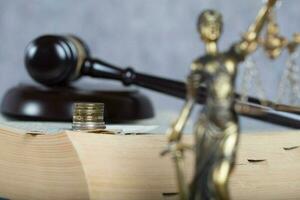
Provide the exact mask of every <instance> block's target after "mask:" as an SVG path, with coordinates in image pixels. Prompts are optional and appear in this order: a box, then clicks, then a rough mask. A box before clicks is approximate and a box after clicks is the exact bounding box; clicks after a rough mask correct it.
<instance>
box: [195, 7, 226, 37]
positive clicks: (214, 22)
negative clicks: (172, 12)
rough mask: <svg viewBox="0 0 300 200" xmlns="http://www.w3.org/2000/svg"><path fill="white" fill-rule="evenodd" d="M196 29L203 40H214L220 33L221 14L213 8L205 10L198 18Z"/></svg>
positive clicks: (221, 26)
mask: <svg viewBox="0 0 300 200" xmlns="http://www.w3.org/2000/svg"><path fill="white" fill-rule="evenodd" d="M197 29H198V32H199V33H200V36H201V39H202V40H203V41H204V42H216V41H217V40H218V39H219V38H220V36H221V33H222V29H223V20H222V15H221V14H220V13H219V12H217V11H215V10H205V11H204V12H202V13H201V14H200V16H199V18H198V23H197Z"/></svg>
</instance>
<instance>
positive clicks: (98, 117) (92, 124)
mask: <svg viewBox="0 0 300 200" xmlns="http://www.w3.org/2000/svg"><path fill="white" fill-rule="evenodd" d="M72 128H73V130H96V129H105V123H104V104H103V103H75V104H74V112H73V125H72Z"/></svg>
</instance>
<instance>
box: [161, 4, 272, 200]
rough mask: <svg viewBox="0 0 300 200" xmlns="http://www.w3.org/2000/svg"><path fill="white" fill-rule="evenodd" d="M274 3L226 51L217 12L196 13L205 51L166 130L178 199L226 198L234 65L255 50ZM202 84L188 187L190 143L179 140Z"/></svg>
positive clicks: (235, 133)
mask: <svg viewBox="0 0 300 200" xmlns="http://www.w3.org/2000/svg"><path fill="white" fill-rule="evenodd" d="M275 3H276V0H269V1H268V2H267V3H266V5H265V6H264V7H263V8H262V9H261V10H260V12H259V14H258V16H257V18H256V21H255V22H254V23H253V24H252V25H251V26H250V27H249V30H248V31H247V32H246V34H244V36H243V38H242V40H241V41H239V42H237V43H235V44H233V45H232V46H231V47H230V48H229V50H227V51H225V52H219V51H218V48H217V42H218V39H219V38H220V36H221V33H222V28H223V23H222V16H221V14H219V13H218V12H216V11H214V10H206V11H204V12H203V13H202V14H201V15H200V17H199V20H198V26H197V28H198V31H199V33H200V37H201V39H202V41H203V42H204V43H205V47H206V54H205V55H204V56H201V57H199V58H198V59H196V60H195V61H194V62H193V63H192V65H191V73H190V75H189V76H188V80H187V90H188V94H187V97H186V102H185V105H184V107H183V109H182V111H181V113H180V115H179V117H178V119H177V120H176V121H175V123H174V124H173V125H172V127H171V128H170V130H169V131H168V133H167V135H168V141H169V144H168V146H167V149H166V150H165V151H164V152H163V154H166V153H171V155H172V157H173V159H174V162H175V166H176V172H177V177H178V187H179V195H180V199H181V200H187V199H189V200H203V199H205V200H206V199H230V195H229V191H228V179H229V175H230V172H231V171H232V169H233V167H234V161H235V157H236V149H237V145H238V139H239V123H238V117H237V114H236V111H235V110H236V108H235V106H236V105H235V101H234V97H235V96H234V92H235V89H234V85H235V79H236V74H237V67H238V64H239V63H240V62H242V61H243V60H244V59H245V57H246V56H247V55H249V54H250V53H252V52H254V51H255V50H256V48H257V45H258V36H259V35H260V33H261V30H262V28H263V27H264V25H265V22H266V21H267V19H268V17H269V12H270V11H271V9H272V8H273V7H274V5H275ZM200 85H205V86H206V88H207V99H206V103H205V106H204V108H203V111H202V112H201V114H200V116H199V119H198V120H197V123H196V125H195V129H194V136H195V148H194V151H195V154H196V163H195V175H194V178H193V180H192V183H191V185H190V186H189V185H188V184H186V180H185V177H184V172H183V171H184V151H185V150H186V149H193V147H191V146H190V145H187V144H183V143H182V141H181V138H182V131H183V129H184V127H185V124H186V122H187V120H188V118H189V116H190V114H191V112H192V110H193V107H194V104H195V101H196V96H197V91H198V89H199V87H200Z"/></svg>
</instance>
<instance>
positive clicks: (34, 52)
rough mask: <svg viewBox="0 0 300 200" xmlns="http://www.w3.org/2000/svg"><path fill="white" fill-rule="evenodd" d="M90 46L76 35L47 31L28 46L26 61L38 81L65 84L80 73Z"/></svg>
mask: <svg viewBox="0 0 300 200" xmlns="http://www.w3.org/2000/svg"><path fill="white" fill-rule="evenodd" d="M88 56H89V51H88V49H87V46H86V45H85V44H84V43H83V42H82V41H81V40H80V39H79V38H77V37H75V36H57V35H45V36H41V37H38V38H36V39H35V40H33V41H32V42H30V44H29V45H28V46H27V47H26V50H25V65H26V69H27V71H28V73H29V74H30V76H31V77H32V78H33V79H34V80H36V81H37V82H39V83H41V84H44V85H48V86H52V85H63V84H66V83H68V82H70V81H72V80H75V79H77V78H79V77H80V72H81V67H82V64H83V62H84V60H85V59H86V58H87V57H88Z"/></svg>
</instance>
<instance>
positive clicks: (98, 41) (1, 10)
mask: <svg viewBox="0 0 300 200" xmlns="http://www.w3.org/2000/svg"><path fill="white" fill-rule="evenodd" d="M262 3H263V1H262V0H246V1H240V0H223V1H220V0H126V1H124V0H85V1H82V0H43V1H42V0H26V1H24V0H14V1H10V0H0V68H1V71H0V99H2V97H3V95H4V93H5V91H6V90H7V89H8V88H10V87H12V86H15V85H17V84H19V83H33V81H32V80H31V78H30V77H29V76H28V75H27V72H26V71H25V68H24V64H23V55H24V48H25V46H26V45H27V44H28V43H29V41H31V40H32V39H33V38H35V37H37V36H40V35H42V34H49V33H51V34H75V35H77V36H79V37H81V38H82V39H83V40H84V41H85V42H86V43H87V44H88V45H89V47H90V50H91V52H92V54H93V56H95V57H100V58H102V59H104V60H107V61H109V62H112V63H114V64H117V65H120V66H129V65H130V66H133V67H134V68H135V69H136V70H137V71H140V72H145V73H149V74H153V75H159V76H163V77H168V78H172V79H178V80H184V79H185V77H186V75H187V73H188V71H189V66H190V63H191V62H192V60H193V59H195V58H196V57H197V56H199V55H201V54H203V52H204V50H203V45H202V43H201V42H200V40H199V36H198V34H197V32H196V21H197V17H198V15H199V13H200V12H201V11H202V10H203V9H206V8H215V9H218V10H220V12H222V14H223V18H224V24H225V26H224V34H223V36H222V38H221V41H220V49H222V50H225V49H227V48H228V47H229V45H230V44H232V42H235V41H237V40H238V39H239V38H240V36H241V34H242V33H243V32H245V31H246V29H247V27H248V26H249V24H250V23H251V22H253V20H254V17H255V16H256V14H257V11H258V10H259V8H260V7H261V5H262ZM299 6H300V2H299V1H298V0H289V1H283V2H282V5H281V6H279V8H278V9H277V14H278V20H279V24H280V27H281V30H282V32H283V34H284V35H285V36H287V37H289V38H290V37H291V36H292V33H293V32H297V31H300V24H299V21H300V12H299ZM253 58H254V59H255V60H256V62H257V65H258V66H259V70H260V74H261V78H262V80H263V87H264V89H265V90H266V91H267V97H268V99H274V98H275V96H276V92H277V87H278V84H279V80H280V77H281V75H282V72H283V70H284V67H285V61H286V59H287V55H286V53H284V54H283V55H282V56H281V57H280V58H279V59H278V60H277V61H275V62H273V61H269V60H268V59H267V58H266V57H265V56H264V54H263V53H262V51H261V50H258V52H257V53H256V54H255V55H254V56H253ZM242 73H243V66H241V70H240V72H239V74H240V75H239V77H238V82H237V89H238V90H241V88H240V82H241V74H242ZM80 82H91V83H94V84H98V85H99V87H100V88H101V87H109V86H115V85H117V86H118V85H120V83H115V82H112V81H105V80H92V79H90V78H83V79H82V80H80V81H79V82H78V83H77V84H80ZM141 90H143V89H141ZM143 92H144V93H146V94H147V95H148V96H149V97H150V98H151V100H152V101H153V104H154V106H155V108H156V116H157V118H156V122H155V123H165V124H168V123H170V122H171V121H172V119H174V118H175V117H176V114H177V113H178V112H179V110H180V108H181V106H182V103H183V102H182V100H178V99H175V98H173V97H168V96H166V95H161V94H158V93H155V92H151V91H149V90H143ZM251 92H252V94H253V95H255V92H254V91H251ZM242 126H243V129H244V130H246V131H248V130H271V129H280V127H275V126H271V125H268V124H264V123H261V122H256V121H253V120H244V119H243V120H242Z"/></svg>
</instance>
